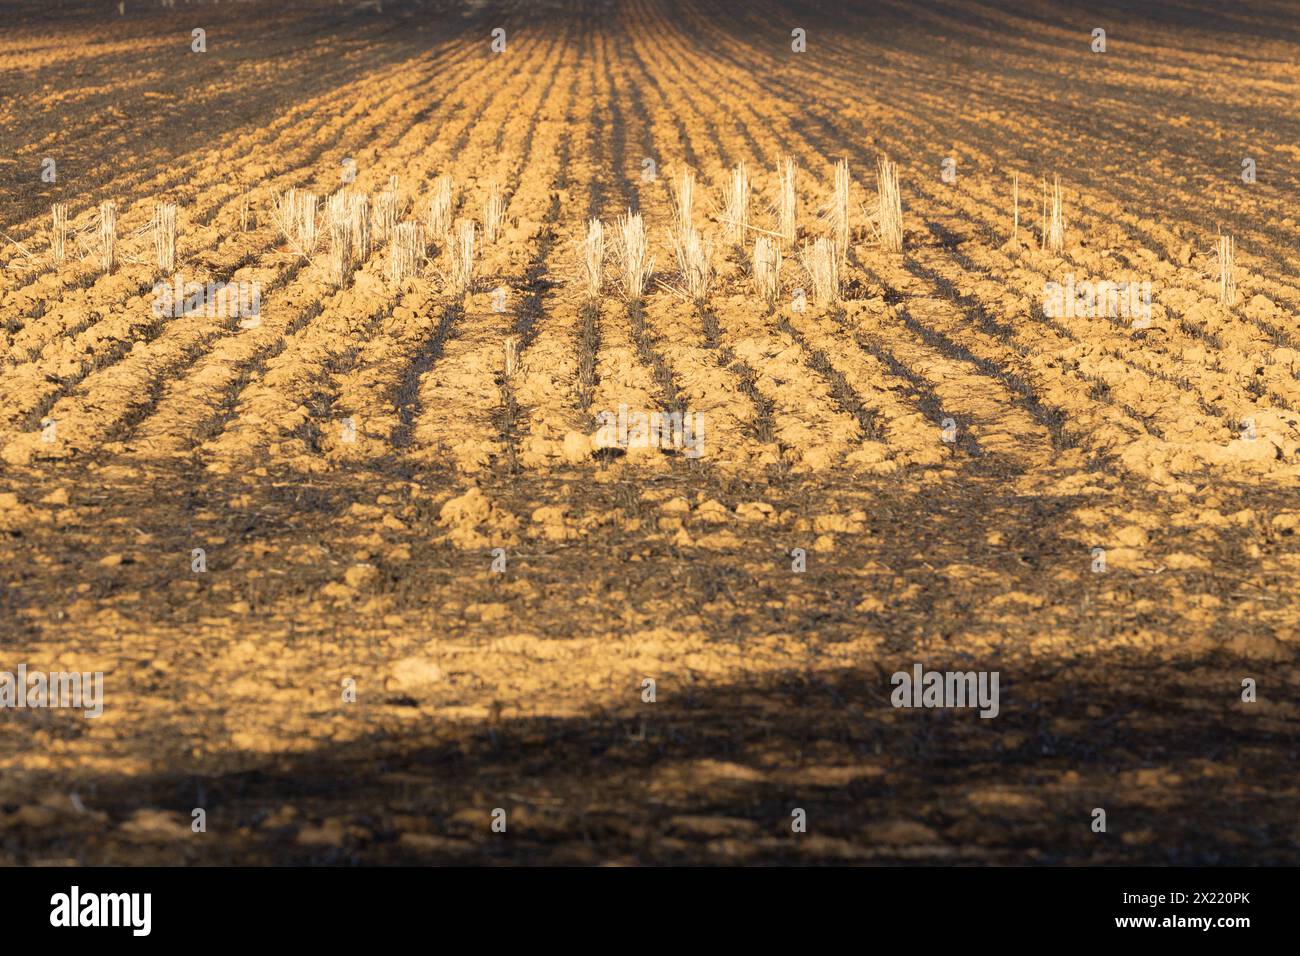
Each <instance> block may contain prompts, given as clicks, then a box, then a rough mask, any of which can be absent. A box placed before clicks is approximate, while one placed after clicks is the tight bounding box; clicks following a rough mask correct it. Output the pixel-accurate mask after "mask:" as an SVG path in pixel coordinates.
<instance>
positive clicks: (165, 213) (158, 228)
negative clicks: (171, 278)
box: [153, 202, 176, 275]
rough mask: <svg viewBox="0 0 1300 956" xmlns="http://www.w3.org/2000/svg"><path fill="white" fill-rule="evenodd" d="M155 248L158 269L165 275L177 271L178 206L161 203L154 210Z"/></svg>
mask: <svg viewBox="0 0 1300 956" xmlns="http://www.w3.org/2000/svg"><path fill="white" fill-rule="evenodd" d="M153 248H154V254H155V256H156V257H157V260H158V268H159V269H161V270H162V271H163V272H164V273H167V274H169V275H170V274H171V273H173V272H175V271H176V204H175V203H170V202H164V203H159V204H158V205H156V206H154V210H153Z"/></svg>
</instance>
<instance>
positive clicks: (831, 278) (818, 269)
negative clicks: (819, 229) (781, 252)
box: [800, 236, 840, 305]
mask: <svg viewBox="0 0 1300 956" xmlns="http://www.w3.org/2000/svg"><path fill="white" fill-rule="evenodd" d="M800 259H802V261H803V267H804V271H806V272H807V273H808V281H809V282H810V283H811V284H812V287H813V298H814V299H815V300H816V302H817V304H818V305H834V304H835V303H836V302H838V301H839V300H840V257H839V250H837V249H836V248H835V243H834V242H832V241H831V240H830V239H827V238H826V237H825V236H819V237H818V238H817V239H816V241H814V242H813V244H812V245H811V246H810V245H808V244H807V243H804V247H803V250H802V251H801V252H800Z"/></svg>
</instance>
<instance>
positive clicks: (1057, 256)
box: [0, 0, 1300, 865]
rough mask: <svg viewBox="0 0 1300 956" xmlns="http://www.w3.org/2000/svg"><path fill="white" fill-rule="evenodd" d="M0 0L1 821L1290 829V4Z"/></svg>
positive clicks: (195, 837)
mask: <svg viewBox="0 0 1300 956" xmlns="http://www.w3.org/2000/svg"><path fill="white" fill-rule="evenodd" d="M0 6H2V7H3V9H2V10H0V12H2V13H3V14H4V18H5V24H4V29H3V31H0V75H2V76H3V77H4V80H3V86H4V87H5V92H4V96H3V97H2V98H0V147H2V148H0V233H2V235H0V671H3V672H8V673H11V674H17V673H18V669H19V667H20V665H21V667H22V668H24V669H25V671H26V672H27V673H29V674H30V673H32V672H40V673H72V672H75V673H78V674H82V675H86V680H87V686H89V684H90V682H91V681H90V675H93V674H102V675H103V676H102V699H100V700H99V701H98V703H97V707H98V709H102V713H101V714H100V715H99V716H87V715H86V713H84V712H83V711H87V710H88V709H89V708H86V707H83V708H80V709H75V708H70V707H55V706H41V705H40V702H39V700H40V699H39V697H36V698H34V699H35V700H36V703H33V700H32V699H29V700H28V701H27V703H26V706H23V705H22V704H21V703H17V702H14V701H13V700H12V699H11V700H10V701H9V702H6V700H5V698H4V697H3V696H0V704H3V705H4V706H3V707H0V863H4V864H11V865H12V864H20V865H28V864H49V863H86V864H103V863H132V864H135V863H139V864H145V863H164V864H174V863H213V864H232V863H253V864H267V863H361V864H380V863H461V864H466V863H468V864H507V863H551V864H607V863H613V864H647V863H649V864H677V863H690V864H700V863H726V864H748V863H787V864H801V863H934V864H1108V865H1116V864H1138V863H1157V864H1164V863H1187V864H1228V863H1234V864H1283V863H1285V864H1296V863H1298V862H1300V851H1297V844H1298V843H1300V814H1297V806H1298V805H1300V771H1298V770H1297V767H1298V766H1300V764H1297V761H1296V756H1297V750H1298V749H1300V708H1298V702H1300V660H1298V656H1297V655H1298V653H1300V598H1298V596H1297V586H1298V585H1300V490H1298V489H1300V322H1298V321H1297V314H1300V224H1298V223H1297V216H1300V207H1298V206H1297V202H1296V197H1297V186H1300V182H1298V176H1297V170H1298V169H1300V112H1297V110H1296V103H1297V102H1300V20H1297V19H1296V17H1295V16H1294V9H1293V8H1292V7H1290V6H1289V5H1287V4H1283V3H1267V2H1264V3H1252V4H1232V5H1224V4H1217V3H1214V2H1212V0H1184V2H1181V3H1176V4H1175V3H1170V4H1168V5H1161V4H1151V5H1143V6H1144V7H1145V9H1144V10H1143V11H1140V12H1138V11H1134V10H1130V9H1128V7H1129V6H1131V5H1125V4H1119V3H1113V2H1112V3H1100V4H1088V5H1087V6H1086V7H1084V6H1076V5H1074V4H1071V3H1066V2H1060V0H1029V2H1025V0H1017V2H1012V0H994V2H989V3H984V2H974V0H924V2H911V0H906V2H904V0H881V2H872V3H867V4H854V5H849V4H825V3H821V4H819V3H813V2H802V3H777V2H773V0H752V2H745V3H727V2H723V0H617V2H615V0H605V2H590V3H582V2H578V0H536V2H527V3H525V2H521V0H489V2H478V3H451V2H447V0H434V2H418V3H417V2H399V0H383V2H382V4H378V3H371V4H358V3H354V2H351V0H349V2H343V3H335V2H324V0H322V2H309V0H303V2H296V3H271V2H265V0H252V2H245V3H213V4H208V3H190V4H187V3H184V2H183V0H180V2H177V3H173V4H170V5H164V4H162V3H158V2H148V3H145V2H137V0H126V3H125V5H124V6H123V7H122V8H121V10H120V11H119V7H118V5H117V4H116V3H89V2H75V0H57V2H51V3H37V2H35V0H22V2H6V3H4V4H2V5H0ZM1099 28H1100V29H1102V30H1104V31H1105V36H1104V39H1102V40H1101V42H1100V44H1099V37H1098V35H1097V34H1096V33H1095V32H1094V31H1095V30H1097V29H1099ZM196 30H199V31H201V32H200V33H198V34H196V33H195V31H196ZM1099 46H1101V47H1104V49H1099V48H1098V47H1099ZM593 223H594V225H593ZM931 671H934V672H941V673H948V672H960V673H974V674H978V675H980V678H979V680H980V687H981V689H982V690H983V689H985V688H986V687H988V686H990V685H988V684H987V682H986V679H988V680H991V681H995V683H992V684H991V689H992V693H993V698H992V700H991V701H987V700H981V704H982V706H980V707H977V706H974V703H975V702H974V701H972V700H967V701H966V702H965V706H962V705H957V706H951V704H952V701H951V700H949V699H947V698H943V699H941V700H939V701H938V702H937V703H939V704H947V705H948V706H934V703H935V702H932V701H930V700H929V699H928V698H923V697H922V694H921V688H920V687H919V686H918V687H917V688H916V689H915V691H916V696H915V697H914V698H913V697H912V695H911V692H910V691H908V692H905V693H902V694H900V693H899V687H898V681H897V679H896V676H895V675H903V676H904V677H906V678H908V679H911V678H912V675H913V674H917V675H921V674H924V673H926V672H931ZM919 683H920V681H918V685H919ZM17 686H18V684H17V683H16V682H13V683H11V684H10V685H9V692H10V693H11V697H12V691H13V690H14V688H15V687H17ZM4 692H5V688H4V687H3V686H0V694H3V693H4ZM981 696H982V695H981ZM900 702H901V703H902V704H903V705H905V706H900ZM46 703H47V704H48V703H49V701H48V700H47V701H46ZM913 704H916V705H918V706H911V705H913ZM1098 811H1102V813H1101V815H1100V816H1099V815H1098ZM498 823H499V824H501V826H498V825H497V824H498Z"/></svg>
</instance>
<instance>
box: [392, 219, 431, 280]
mask: <svg viewBox="0 0 1300 956" xmlns="http://www.w3.org/2000/svg"><path fill="white" fill-rule="evenodd" d="M424 250H425V243H424V223H422V222H403V223H398V225H397V226H396V227H395V228H394V230H393V240H392V242H390V243H389V245H388V278H389V279H391V280H392V281H393V282H403V281H405V280H406V279H409V278H411V277H412V276H416V275H419V274H420V269H421V268H422V267H423V265H424Z"/></svg>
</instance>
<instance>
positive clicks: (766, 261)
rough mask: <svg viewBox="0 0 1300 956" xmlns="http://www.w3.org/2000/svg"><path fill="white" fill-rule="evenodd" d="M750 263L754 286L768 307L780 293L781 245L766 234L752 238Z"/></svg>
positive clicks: (773, 303) (774, 302)
mask: <svg viewBox="0 0 1300 956" xmlns="http://www.w3.org/2000/svg"><path fill="white" fill-rule="evenodd" d="M752 264H753V270H754V288H755V290H756V291H757V292H758V294H759V295H761V296H762V297H763V301H764V302H766V303H767V305H768V307H769V308H770V307H771V306H773V305H775V304H776V300H777V297H778V296H779V295H780V294H781V247H780V246H779V245H778V244H777V243H775V242H773V241H772V240H771V239H769V238H768V237H767V236H759V237H758V238H757V239H756V240H754V255H753V257H752Z"/></svg>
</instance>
